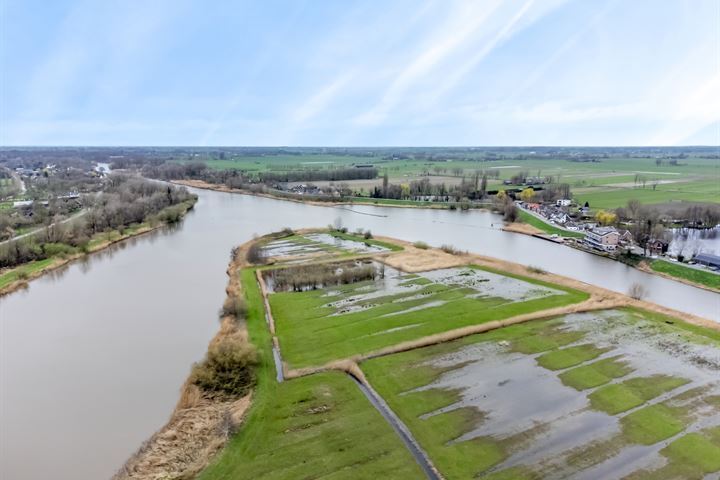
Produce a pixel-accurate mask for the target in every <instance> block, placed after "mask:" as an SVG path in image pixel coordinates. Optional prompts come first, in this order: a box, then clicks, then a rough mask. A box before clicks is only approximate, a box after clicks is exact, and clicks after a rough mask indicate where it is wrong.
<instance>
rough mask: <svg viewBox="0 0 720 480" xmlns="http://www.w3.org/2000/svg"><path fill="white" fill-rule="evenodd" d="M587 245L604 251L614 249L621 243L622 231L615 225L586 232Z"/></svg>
mask: <svg viewBox="0 0 720 480" xmlns="http://www.w3.org/2000/svg"><path fill="white" fill-rule="evenodd" d="M584 243H585V245H587V246H588V247H590V248H594V249H596V250H602V251H604V252H612V251H614V250H615V249H616V248H617V246H618V244H619V243H620V233H618V231H617V230H615V229H614V228H613V227H598V228H593V229H592V230H588V231H587V232H586V233H585V240H584Z"/></svg>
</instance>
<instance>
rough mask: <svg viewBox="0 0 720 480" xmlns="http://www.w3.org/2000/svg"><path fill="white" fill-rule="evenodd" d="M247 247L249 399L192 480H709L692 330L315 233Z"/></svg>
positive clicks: (525, 279) (711, 340)
mask: <svg viewBox="0 0 720 480" xmlns="http://www.w3.org/2000/svg"><path fill="white" fill-rule="evenodd" d="M255 244H256V245H261V247H260V248H258V249H257V250H258V252H262V258H263V260H262V262H263V263H264V265H260V266H252V265H248V266H247V267H245V268H241V269H239V271H238V275H239V277H240V279H239V281H240V285H241V286H242V292H243V293H242V295H244V298H245V299H246V300H247V328H248V331H249V338H250V339H251V341H253V342H255V344H256V345H257V346H258V349H259V353H260V367H259V368H260V371H259V376H258V384H257V391H256V394H255V395H256V398H255V400H254V405H253V407H252V408H251V410H250V412H249V413H248V416H247V419H246V420H245V423H244V424H243V425H242V427H241V429H240V430H239V432H238V434H236V436H235V437H233V438H232V439H231V440H230V441H229V442H228V444H227V446H226V447H225V449H224V451H223V452H222V453H220V455H219V456H218V458H217V459H216V460H215V461H214V462H212V463H211V464H210V465H209V466H208V467H207V468H206V469H205V470H204V471H203V473H202V474H201V475H200V478H211V479H214V478H229V477H240V478H304V477H306V476H316V475H320V476H322V477H328V478H343V476H344V475H345V474H346V473H347V472H348V471H350V469H351V470H352V472H353V473H352V475H353V478H373V477H376V476H378V475H380V476H383V475H389V474H390V473H389V472H393V473H392V476H393V478H421V477H423V476H428V477H430V478H448V479H464V478H477V477H482V478H503V479H504V478H527V479H533V478H567V477H572V478H704V477H705V476H706V475H710V474H713V473H715V472H718V471H720V463H719V462H718V459H720V441H719V440H720V430H719V429H720V383H718V376H717V375H718V371H719V369H720V336H719V335H718V332H717V330H714V329H712V328H708V327H707V324H703V322H698V321H696V320H692V319H688V320H689V321H685V320H683V318H680V317H679V316H674V315H668V312H667V311H665V312H663V311H662V309H658V308H657V307H653V306H652V305H650V304H644V303H643V302H638V301H635V300H632V299H630V298H628V297H625V296H623V295H616V294H612V293H611V292H608V291H604V290H601V289H596V288H591V287H590V288H589V287H588V286H587V285H583V284H578V283H577V282H573V281H570V280H568V279H565V278H562V277H556V276H554V275H550V274H547V273H546V272H542V271H537V270H532V269H526V268H525V267H521V266H518V265H511V264H507V263H504V262H493V261H492V260H491V259H488V258H486V257H476V256H473V255H471V254H467V253H465V252H460V251H453V250H451V249H450V248H446V249H445V251H443V250H439V249H431V248H427V247H425V246H424V245H423V244H421V243H420V244H419V248H418V247H417V246H415V245H413V244H410V243H407V242H396V241H394V240H392V239H385V238H382V239H372V238H363V236H362V235H351V234H347V233H342V232H340V231H332V230H331V231H313V232H302V231H301V232H300V233H297V232H291V231H287V232H285V233H280V234H276V235H273V236H271V237H268V238H265V239H260V240H257V241H255ZM256 253H257V252H256ZM491 265H492V266H491ZM573 287H575V288H573ZM506 319H507V320H506ZM504 320H506V321H504ZM368 400H370V401H368ZM298 459H302V460H300V461H298Z"/></svg>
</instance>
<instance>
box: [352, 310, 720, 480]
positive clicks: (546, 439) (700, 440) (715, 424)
mask: <svg viewBox="0 0 720 480" xmlns="http://www.w3.org/2000/svg"><path fill="white" fill-rule="evenodd" d="M666 320H667V319H666V318H665V317H659V316H658V315H656V314H647V313H642V312H638V311H629V310H628V311H626V310H622V311H618V310H615V311H604V312H596V313H582V314H573V315H567V316H565V317H562V318H558V319H553V320H547V321H538V322H529V323H526V324H521V325H516V326H512V327H507V328H504V329H501V330H496V331H493V332H490V333H488V334H484V335H480V336H474V337H468V338H466V339H463V340H461V341H456V342H452V343H448V344H442V345H438V346H433V347H428V348H425V349H421V350H415V351H411V352H407V353H403V354H398V355H393V356H389V357H383V358H378V359H374V360H371V361H369V362H365V363H363V365H362V368H363V370H364V371H365V372H366V374H367V375H368V377H369V380H370V382H371V383H372V384H373V385H375V387H376V389H377V390H378V391H379V392H380V393H381V394H382V395H383V396H384V397H385V399H386V400H387V401H388V403H389V404H390V405H391V407H392V408H393V409H394V410H395V411H396V412H397V413H398V414H399V415H400V416H401V418H403V420H404V421H405V422H406V423H407V424H408V426H409V427H410V428H411V430H413V433H414V434H415V435H416V437H418V438H419V439H421V443H422V444H423V447H424V448H425V449H426V450H427V451H428V452H429V453H430V455H431V457H432V458H433V460H434V461H435V463H436V466H437V467H438V468H439V469H440V470H441V472H443V474H444V475H445V476H446V478H471V477H473V476H476V475H479V474H482V475H483V476H484V478H485V476H487V478H493V477H496V478H567V477H569V476H572V477H573V478H587V479H595V478H624V477H629V478H703V477H704V476H705V475H709V474H714V473H716V472H719V471H720V336H718V335H717V333H707V332H705V331H701V330H699V329H695V328H687V327H681V326H680V325H677V326H676V325H672V324H669V323H665V321H666ZM460 458H462V459H463V461H462V462H459V461H458V460H459V459H460Z"/></svg>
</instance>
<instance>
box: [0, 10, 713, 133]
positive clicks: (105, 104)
mask: <svg viewBox="0 0 720 480" xmlns="http://www.w3.org/2000/svg"><path fill="white" fill-rule="evenodd" d="M0 16H1V21H2V24H1V25H0V27H1V28H0V34H1V37H0V67H1V68H0V82H1V83H0V143H1V144H3V145H297V146H302V145H309V146H312V145H328V146H339V145H357V146H360V145H367V146H382V145H399V146H405V145H418V146H426V145H447V146H453V145H683V144H706V145H707V144H712V145H717V144H720V1H717V0H707V1H705V0H686V1H680V0H662V1H657V0H633V1H622V0H534V1H533V0H517V1H515V0H506V1H501V0H472V1H470V0H468V1H453V0H427V1H422V0H397V1H390V0H388V1H379V0H377V1H372V0H366V1H352V0H341V1H336V0H307V1H300V0H296V1H289V0H287V1H280V0H263V1H260V0H256V1H245V2H243V1H221V0H210V1H191V0H143V1H136V0H125V1H120V0H117V1H102V0H95V1H76V0H72V1H69V0H54V1H45V0H0Z"/></svg>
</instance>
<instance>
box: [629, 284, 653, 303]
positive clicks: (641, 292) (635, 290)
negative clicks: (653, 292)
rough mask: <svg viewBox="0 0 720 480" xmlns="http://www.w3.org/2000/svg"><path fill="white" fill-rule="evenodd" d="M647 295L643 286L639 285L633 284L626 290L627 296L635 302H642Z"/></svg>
mask: <svg viewBox="0 0 720 480" xmlns="http://www.w3.org/2000/svg"><path fill="white" fill-rule="evenodd" d="M647 294H648V291H647V288H645V286H644V285H642V284H640V283H637V282H636V283H633V284H632V285H630V288H628V296H629V297H630V298H634V299H635V300H642V299H643V298H645V297H646V296H647Z"/></svg>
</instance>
